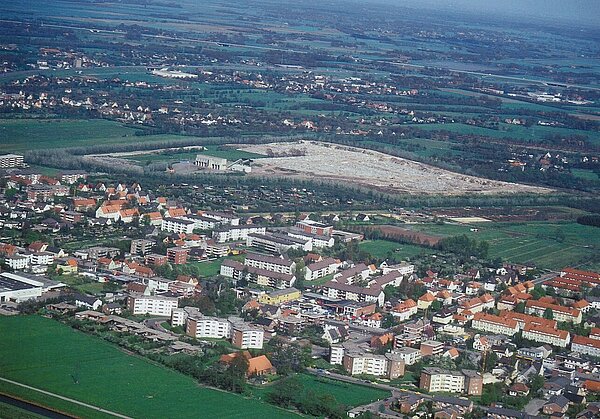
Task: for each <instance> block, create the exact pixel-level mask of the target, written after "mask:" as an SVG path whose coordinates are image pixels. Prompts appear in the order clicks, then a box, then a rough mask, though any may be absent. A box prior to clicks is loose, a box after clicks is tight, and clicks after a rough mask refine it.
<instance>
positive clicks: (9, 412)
mask: <svg viewBox="0 0 600 419" xmlns="http://www.w3.org/2000/svg"><path fill="white" fill-rule="evenodd" d="M0 418H6V419H9V418H10V419H43V418H44V416H40V415H37V414H35V413H32V412H28V411H27V410H23V409H20V408H18V407H15V406H12V405H10V404H7V403H2V402H0Z"/></svg>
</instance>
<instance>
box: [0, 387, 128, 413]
mask: <svg viewBox="0 0 600 419" xmlns="http://www.w3.org/2000/svg"><path fill="white" fill-rule="evenodd" d="M0 381H5V382H7V383H10V384H14V385H16V386H19V387H23V388H26V389H28V390H33V391H37V392H38V393H42V394H45V395H47V396H52V397H56V398H57V399H61V400H65V401H67V402H70V403H74V404H78V405H79V406H83V407H87V408H88V409H92V410H96V411H98V412H102V413H106V414H108V415H111V416H114V417H117V418H123V419H133V418H132V417H130V416H125V415H122V414H120V413H117V412H113V411H111V410H106V409H103V408H101V407H98V406H94V405H92V404H88V403H84V402H80V401H79V400H75V399H70V398H68V397H65V396H61V395H60V394H56V393H51V392H49V391H46V390H41V389H39V388H35V387H32V386H28V385H27V384H21V383H19V382H17V381H12V380H9V379H7V378H2V377H0Z"/></svg>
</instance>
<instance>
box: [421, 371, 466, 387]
mask: <svg viewBox="0 0 600 419" xmlns="http://www.w3.org/2000/svg"><path fill="white" fill-rule="evenodd" d="M420 387H421V388H424V389H426V390H427V391H429V392H430V393H435V392H444V393H462V392H463V391H464V389H465V376H464V375H463V374H461V373H460V372H458V371H449V370H443V369H441V368H435V367H433V368H425V369H423V372H422V373H421V383H420Z"/></svg>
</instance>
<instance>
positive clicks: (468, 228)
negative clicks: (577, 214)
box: [411, 221, 600, 269]
mask: <svg viewBox="0 0 600 419" xmlns="http://www.w3.org/2000/svg"><path fill="white" fill-rule="evenodd" d="M411 227H412V228H413V229H415V230H418V231H422V232H425V233H429V234H433V235H438V236H442V237H448V236H456V235H461V234H466V235H467V236H468V237H470V238H476V239H478V240H485V241H487V242H488V243H489V244H490V257H492V258H496V257H500V258H502V259H504V260H507V261H511V262H518V263H532V264H535V265H536V266H538V267H539V268H546V269H560V268H562V267H565V266H569V265H572V266H580V267H585V268H589V269H597V267H598V266H600V265H599V262H600V261H599V260H598V254H599V252H600V229H599V228H595V227H590V226H583V225H580V224H577V223H574V222H547V221H540V222H526V223H478V224H470V225H464V224H443V225H439V224H415V225H413V226H411Z"/></svg>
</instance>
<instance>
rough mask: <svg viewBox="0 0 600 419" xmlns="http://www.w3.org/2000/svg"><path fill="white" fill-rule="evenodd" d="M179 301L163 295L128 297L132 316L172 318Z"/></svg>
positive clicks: (128, 305)
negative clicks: (148, 315)
mask: <svg viewBox="0 0 600 419" xmlns="http://www.w3.org/2000/svg"><path fill="white" fill-rule="evenodd" d="M178 304H179V299H178V298H177V297H167V296H162V295H131V296H129V297H127V309H128V310H129V311H131V313H132V314H150V315H151V316H161V317H163V316H164V317H171V314H172V312H173V309H175V308H177V306H178Z"/></svg>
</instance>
